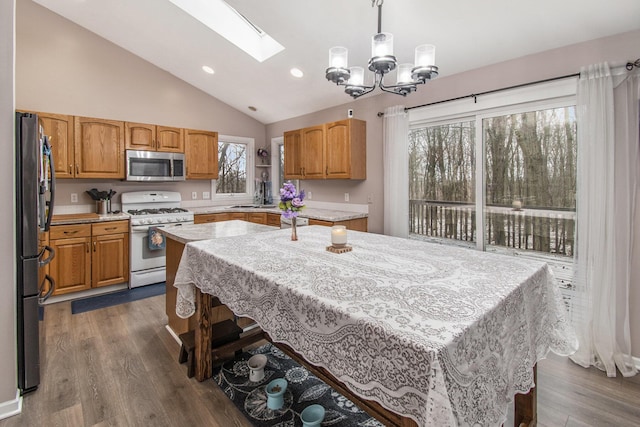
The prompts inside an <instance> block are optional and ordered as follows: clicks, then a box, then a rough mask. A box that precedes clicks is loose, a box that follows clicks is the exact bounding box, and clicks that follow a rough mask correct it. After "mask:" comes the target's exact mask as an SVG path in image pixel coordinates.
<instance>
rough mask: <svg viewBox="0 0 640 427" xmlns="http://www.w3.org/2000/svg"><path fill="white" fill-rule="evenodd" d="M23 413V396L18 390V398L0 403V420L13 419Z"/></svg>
mask: <svg viewBox="0 0 640 427" xmlns="http://www.w3.org/2000/svg"><path fill="white" fill-rule="evenodd" d="M21 412H22V396H20V390H16V398H15V399H13V400H7V401H6V402H2V403H0V420H4V419H5V418H9V417H13V416H14V415H18V414H20V413H21Z"/></svg>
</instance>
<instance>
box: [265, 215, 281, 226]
mask: <svg viewBox="0 0 640 427" xmlns="http://www.w3.org/2000/svg"><path fill="white" fill-rule="evenodd" d="M267 225H273V226H274V227H280V214H272V213H268V214H267Z"/></svg>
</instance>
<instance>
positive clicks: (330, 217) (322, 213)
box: [189, 206, 369, 222]
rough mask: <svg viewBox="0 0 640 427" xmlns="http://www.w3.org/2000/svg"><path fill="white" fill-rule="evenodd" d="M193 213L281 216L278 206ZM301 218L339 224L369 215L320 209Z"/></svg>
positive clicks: (305, 212)
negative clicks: (269, 214) (253, 213)
mask: <svg viewBox="0 0 640 427" xmlns="http://www.w3.org/2000/svg"><path fill="white" fill-rule="evenodd" d="M189 209H190V210H192V211H193V213H194V214H196V215H198V214H214V213H227V212H229V213H231V212H246V213H250V212H267V213H274V214H278V215H279V214H280V213H281V211H280V209H278V207H277V206H275V207H258V208H251V207H245V208H232V207H229V206H204V207H197V208H189ZM299 216H300V217H301V218H311V219H317V220H320V221H329V222H337V221H348V220H350V219H358V218H367V217H368V216H369V215H368V214H366V213H362V212H349V211H339V210H333V209H318V208H310V207H306V208H304V209H303V210H302V211H301V212H300V215H299Z"/></svg>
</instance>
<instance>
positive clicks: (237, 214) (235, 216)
mask: <svg viewBox="0 0 640 427" xmlns="http://www.w3.org/2000/svg"><path fill="white" fill-rule="evenodd" d="M227 215H229V219H230V220H232V219H239V220H241V221H246V220H247V214H246V213H244V212H231V213H229V214H227Z"/></svg>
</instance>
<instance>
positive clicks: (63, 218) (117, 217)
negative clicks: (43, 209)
mask: <svg viewBox="0 0 640 427" xmlns="http://www.w3.org/2000/svg"><path fill="white" fill-rule="evenodd" d="M129 218H131V215H129V214H128V213H124V212H120V213H117V214H116V213H111V214H106V215H98V214H96V213H75V214H62V215H53V218H51V225H66V224H90V223H93V222H107V221H123V220H124V221H128V220H129Z"/></svg>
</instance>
